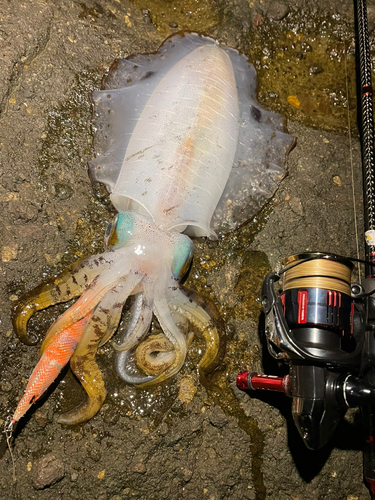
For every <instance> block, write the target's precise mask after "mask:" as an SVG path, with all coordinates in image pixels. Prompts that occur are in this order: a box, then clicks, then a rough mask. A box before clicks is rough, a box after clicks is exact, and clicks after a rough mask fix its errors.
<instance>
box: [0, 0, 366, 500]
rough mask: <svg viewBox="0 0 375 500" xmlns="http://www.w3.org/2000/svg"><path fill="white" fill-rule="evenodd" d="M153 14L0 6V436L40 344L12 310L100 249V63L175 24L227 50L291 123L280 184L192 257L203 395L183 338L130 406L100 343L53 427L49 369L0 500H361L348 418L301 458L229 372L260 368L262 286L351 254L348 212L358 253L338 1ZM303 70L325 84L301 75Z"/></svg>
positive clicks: (286, 418) (56, 398)
mask: <svg viewBox="0 0 375 500" xmlns="http://www.w3.org/2000/svg"><path fill="white" fill-rule="evenodd" d="M371 3H372V2H370V4H371ZM164 4H166V2H164V3H163V2H160V1H152V2H151V1H150V2H148V1H146V2H143V3H142V5H140V3H138V1H135V2H134V3H131V2H125V1H121V2H119V1H118V0H108V1H102V0H96V1H91V0H86V1H83V2H71V1H67V0H62V1H60V0H58V1H57V0H56V1H53V0H33V1H31V0H30V1H21V0H20V1H18V2H7V1H5V0H0V21H1V22H0V44H1V49H2V50H1V51H0V67H1V73H2V78H1V81H0V207H1V211H2V216H1V222H0V230H1V241H0V245H1V248H0V250H1V262H0V268H1V269H0V276H1V278H0V285H1V287H0V299H1V301H0V302H1V315H0V318H1V323H0V330H1V334H0V350H1V360H2V362H1V366H0V376H1V380H2V383H1V384H0V408H1V409H0V425H4V422H5V420H6V418H7V417H9V416H10V415H11V414H12V413H13V411H14V409H15V407H16V405H17V401H18V400H19V398H20V397H21V396H22V394H23V390H24V388H25V385H26V382H27V379H28V377H29V376H30V374H31V372H32V370H33V368H34V366H35V364H36V363H37V360H38V346H35V347H27V346H24V345H23V344H21V343H20V342H19V341H18V339H17V338H16V337H15V335H14V333H13V331H12V327H11V322H10V317H11V310H12V307H13V304H14V303H15V301H16V300H17V298H18V297H19V296H20V295H21V294H22V293H24V292H25V291H27V290H30V289H31V288H32V287H34V286H36V285H37V284H39V283H40V282H41V281H42V280H43V279H45V278H46V277H48V276H50V275H52V274H53V273H56V272H58V271H60V270H62V269H63V268H64V267H66V266H67V265H69V264H71V263H72V262H74V261H75V260H76V259H77V258H79V257H81V256H86V255H90V254H93V253H95V252H99V251H101V250H102V241H103V235H104V231H105V227H106V225H107V223H108V221H109V220H110V219H111V217H112V216H113V210H112V209H111V207H110V205H109V204H108V200H107V199H106V196H105V194H104V196H103V195H101V194H100V193H101V191H100V189H99V190H98V188H97V187H95V186H94V188H93V186H92V185H91V183H90V180H89V178H88V176H87V172H86V162H87V161H88V160H89V159H91V157H92V135H91V130H90V113H91V109H90V102H89V98H88V94H89V92H90V91H91V90H93V89H97V88H99V87H100V80H101V78H102V76H103V75H104V73H105V72H106V71H107V70H108V68H109V66H110V65H111V63H112V62H113V60H114V59H116V58H119V57H126V56H128V55H130V54H133V53H147V52H152V51H155V50H156V49H157V48H158V46H159V45H160V43H161V42H162V41H163V40H164V38H165V37H166V36H167V35H169V34H171V33H172V32H174V31H176V30H177V29H182V28H189V29H191V30H197V29H204V30H205V31H206V34H208V35H211V36H213V37H215V38H217V39H218V40H220V41H222V42H224V43H226V44H228V45H229V46H232V47H234V48H238V49H239V50H241V51H243V52H244V53H245V54H246V55H248V56H249V58H250V60H252V61H253V62H254V64H255V66H256V67H257V70H258V71H259V75H260V77H259V95H260V99H261V101H262V102H263V103H264V105H265V106H267V107H270V108H272V109H273V110H276V111H282V112H283V113H284V114H287V115H288V116H289V117H290V118H292V119H293V121H290V123H289V131H290V133H292V134H293V135H294V136H296V138H297V146H296V148H295V149H294V151H293V152H292V153H291V154H290V157H289V163H288V164H289V176H288V177H287V178H286V179H285V180H284V181H283V183H282V185H281V187H280V189H279V190H278V192H277V194H276V196H275V198H274V200H273V201H272V202H271V204H270V205H269V206H268V207H266V208H265V210H264V211H263V212H262V213H261V214H259V215H258V216H257V218H256V220H255V221H254V222H252V223H250V224H249V225H247V226H245V227H244V228H242V229H241V230H239V231H237V232H236V233H235V234H232V235H228V236H227V237H226V238H225V239H223V240H222V241H220V242H219V244H218V245H216V246H212V245H211V244H210V243H209V242H205V241H196V242H195V258H194V263H193V267H192V269H191V272H190V276H189V279H188V281H187V286H189V287H191V288H195V289H197V290H198V291H201V292H203V293H206V294H207V295H208V296H210V297H211V298H212V299H213V300H214V301H215V302H216V304H217V306H218V307H219V308H220V311H221V313H222V315H223V318H224V320H225V322H226V325H227V334H228V338H229V341H228V349H227V354H226V358H225V365H224V366H223V367H222V368H221V370H219V372H218V373H217V374H216V375H215V377H214V378H213V380H212V381H211V383H210V385H209V386H208V387H207V388H204V387H203V386H202V385H200V384H199V382H198V380H197V378H196V373H195V366H196V363H197V360H198V359H199V348H198V347H194V346H195V344H194V343H193V346H192V352H191V354H190V356H189V358H188V360H187V363H186V366H185V367H184V368H183V370H182V371H181V373H180V374H179V375H178V376H177V377H176V378H175V379H174V380H172V381H170V382H168V383H166V384H164V385H163V386H161V387H157V388H154V389H152V390H151V389H150V390H143V391H139V390H138V391H137V390H136V389H134V388H132V387H128V386H125V385H124V384H123V383H122V382H121V381H120V380H119V379H118V378H117V376H116V374H115V372H114V368H113V352H112V350H111V348H110V347H104V348H103V349H102V350H101V354H100V355H98V363H99V365H100V367H101V369H102V371H103V373H104V377H105V382H106V385H107V389H108V396H107V400H106V402H105V405H104V406H103V408H102V410H101V411H100V413H99V414H98V415H97V416H96V417H94V418H93V419H92V420H90V421H89V422H87V423H86V424H84V425H81V426H76V427H74V428H67V427H63V426H61V425H59V424H57V423H56V418H57V415H58V414H60V413H62V412H64V411H67V410H69V409H70V408H72V407H74V406H75V405H77V404H79V403H80V402H81V401H82V398H83V394H82V391H81V389H80V387H79V385H78V383H77V382H76V381H75V380H74V377H73V376H72V375H71V373H70V372H69V371H68V372H67V373H64V376H63V377H62V379H60V380H59V381H58V382H56V384H55V385H54V387H53V388H52V389H51V390H50V391H49V392H48V395H47V396H48V397H45V398H43V400H42V401H41V402H40V403H38V404H37V405H36V408H35V409H34V410H33V411H31V412H30V413H29V414H28V416H27V418H25V419H24V420H23V421H21V422H20V425H19V427H18V429H17V432H16V438H15V443H14V456H15V464H16V477H17V481H16V483H15V485H13V479H12V462H11V459H10V455H9V453H8V452H7V451H5V447H4V446H3V443H2V445H1V446H2V448H1V450H2V455H1V458H0V463H1V470H2V473H1V475H0V498H7V499H21V498H22V500H24V499H26V500H28V499H30V500H31V499H33V498H38V499H41V500H49V499H51V500H52V499H56V498H58V499H61V500H68V499H69V500H74V499H80V500H81V499H83V500H91V499H92V498H97V499H100V500H110V499H112V500H125V499H129V498H135V499H147V500H153V499H155V500H160V499H164V498H168V499H171V500H173V499H181V498H185V499H189V500H193V499H194V500H195V499H209V500H218V499H232V500H240V499H255V500H265V499H267V498H270V499H275V500H290V499H294V500H297V499H299V500H302V499H303V500H316V499H323V498H324V499H328V500H342V499H349V498H350V499H358V500H365V499H367V498H369V496H368V492H367V490H366V488H365V487H364V485H363V483H362V466H361V463H362V457H361V451H360V450H361V447H362V441H361V436H360V434H361V432H360V427H359V424H358V420H359V419H358V417H356V416H355V415H356V414H355V413H354V416H353V415H352V416H351V418H350V420H349V419H348V421H346V420H344V421H343V422H342V424H341V425H340V426H339V428H338V430H337V432H336V434H335V436H334V439H333V440H332V442H331V443H330V444H329V445H328V446H327V447H326V448H324V449H323V450H321V451H319V452H311V451H308V450H307V449H306V448H305V447H304V445H303V444H302V442H301V439H300V437H299V436H298V434H297V431H296V430H295V427H294V424H293V422H292V419H291V416H290V402H289V401H288V400H287V399H283V398H282V397H271V396H270V395H267V397H262V398H260V399H255V398H250V397H249V396H248V395H247V394H244V393H241V392H239V391H238V390H237V389H236V388H235V382H234V381H235V376H236V374H237V373H238V371H240V370H243V369H252V370H254V371H259V372H261V371H263V370H266V371H268V373H271V372H272V370H275V366H274V365H272V363H271V364H270V361H269V359H268V358H267V355H266V354H265V353H262V346H261V344H260V341H259V336H258V322H259V314H260V305H259V299H258V298H259V294H260V288H261V284H262V279H263V277H264V275H265V274H266V272H268V271H269V270H270V269H275V268H276V267H277V266H279V265H280V262H281V260H282V259H283V258H284V257H287V256H289V255H293V254H295V253H298V252H302V251H306V250H321V251H328V252H334V253H339V254H343V255H347V256H356V252H357V249H356V231H355V224H354V222H355V216H354V207H356V210H357V211H356V218H357V225H358V228H359V229H358V231H359V242H360V243H359V244H360V248H361V249H362V244H361V242H362V241H363V238H362V236H363V235H362V234H361V228H362V217H361V214H362V200H361V191H362V187H361V167H360V148H359V143H358V139H357V132H356V128H355V125H354V121H352V123H351V129H352V136H353V137H352V141H351V142H350V141H349V137H348V123H347V117H348V113H347V103H348V102H349V104H350V110H351V113H352V114H351V115H350V116H351V117H352V119H353V116H354V119H355V100H354V101H353V97H350V96H352V94H350V96H349V97H348V95H347V94H346V88H345V78H344V77H343V76H345V71H346V70H345V67H346V68H348V72H349V80H350V81H351V82H352V83H353V82H354V81H355V76H354V74H353V73H352V71H353V68H354V63H353V59H351V58H352V57H353V17H352V5H351V2H346V1H335V2H329V3H328V2H325V1H314V2H312V1H311V2H309V1H306V2H299V1H297V0H293V1H288V2H283V1H281V2H279V1H277V2H275V1H274V2H268V1H264V0H263V1H262V2H260V1H254V2H248V1H246V0H232V1H230V2H216V3H211V2H201V3H200V4H199V5H198V3H195V2H194V1H190V2H185V3H184V4H183V3H182V2H179V1H177V2H174V3H173V5H169V4H168V8H167V7H165V5H164ZM370 6H371V7H372V11H371V12H373V8H374V7H373V6H372V5H370ZM174 7H176V8H175V9H174ZM276 7H277V8H276ZM173 9H174V10H173ZM283 9H284V10H283ZM286 9H287V12H286ZM272 12H274V13H273V17H272V16H271V14H270V13H272ZM283 12H284V14H285V12H286V14H285V15H284V14H283ZM255 21H256V22H255ZM322 26H323V27H324V30H323V28H322ZM372 36H373V35H372ZM317 40H318V42H319V43H317ZM371 41H373V40H372V39H371ZM348 47H349V48H350V50H349V49H348ZM344 56H345V57H346V58H347V61H346V62H347V65H346V66H345V57H344ZM312 64H314V65H316V66H319V67H321V68H322V69H323V71H322V72H317V71H315V73H313V74H311V75H310V74H309V68H310V67H311V65H312ZM296 68H297V69H298V71H297V70H296ZM337 68H339V69H340V71H339V75H338V73H337V71H336V70H337ZM333 72H335V73H334V75H333ZM330 75H332V78H331V79H330V78H329V76H330ZM337 75H338V76H340V78H341V79H337ZM301 78H302V83H301V86H300V87H301V88H303V89H304V90H303V91H302V90H301V88H299V87H298V85H297V84H298V82H301V80H300V79H301ZM303 78H305V80H304V79H303ZM328 80H329V82H328ZM350 81H349V84H350ZM331 82H333V83H331ZM326 84H327V85H326ZM329 85H331V86H329ZM350 88H351V87H350ZM306 89H308V91H306ZM327 89H328V90H327ZM293 96H294V97H295V99H289V100H288V97H293ZM291 103H292V104H291ZM298 103H299V104H298ZM313 127H315V128H313ZM352 168H353V170H352ZM352 177H353V178H354V195H355V197H354V200H353V187H352ZM353 201H354V202H353ZM64 308H65V306H64V305H63V306H59V307H54V308H50V309H49V310H47V311H45V312H43V313H37V314H36V315H35V318H33V319H32V320H31V321H30V325H29V331H30V333H31V335H33V336H36V337H38V338H39V339H41V338H42V337H43V335H44V334H45V332H46V330H47V328H48V326H49V324H50V323H51V322H52V321H53V320H54V319H55V318H56V317H57V316H58V314H60V313H61V312H62V311H63V310H64ZM187 381H189V383H187ZM179 395H180V397H179ZM35 488H38V490H37V491H36V489H35Z"/></svg>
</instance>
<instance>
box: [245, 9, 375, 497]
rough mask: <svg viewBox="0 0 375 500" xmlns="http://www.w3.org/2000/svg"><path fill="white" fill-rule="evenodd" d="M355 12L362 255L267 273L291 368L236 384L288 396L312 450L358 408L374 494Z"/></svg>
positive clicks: (364, 60)
mask: <svg viewBox="0 0 375 500" xmlns="http://www.w3.org/2000/svg"><path fill="white" fill-rule="evenodd" d="M354 11H355V21H356V22H355V25H356V48H357V58H358V60H359V75H360V84H359V88H357V94H358V100H360V101H361V114H360V121H359V124H358V125H359V129H360V136H361V147H362V169H363V190H364V219H365V240H366V243H365V260H364V261H361V260H360V259H348V258H344V257H341V256H338V255H334V254H330V253H323V252H310V253H302V254H299V255H294V256H292V257H289V258H287V259H285V260H284V262H283V265H284V267H283V268H282V269H281V271H279V272H271V273H268V274H267V276H266V277H265V279H264V282H263V286H262V296H261V302H262V309H263V312H264V315H265V336H266V341H267V348H268V351H269V353H270V354H271V356H272V357H274V358H275V359H277V360H280V361H283V362H285V363H286V364H287V365H288V366H289V374H288V375H285V376H283V377H276V376H272V375H258V374H257V373H254V372H241V373H239V374H238V376H237V386H238V387H239V388H240V389H242V390H247V391H257V390H263V391H264V390H267V391H276V392H282V393H284V394H285V395H287V396H289V397H291V398H292V416H293V420H294V423H295V425H296V427H297V429H298V431H299V433H300V435H301V437H302V440H303V441H304V443H305V445H306V446H307V448H309V449H311V450H318V449H319V448H321V447H322V446H324V445H325V444H326V443H327V442H328V441H329V440H330V438H331V437H332V435H333V433H334V431H335V429H336V427H337V424H338V423H339V422H340V420H341V419H342V418H343V417H344V415H345V413H346V411H347V409H348V408H349V407H359V408H360V412H361V418H362V428H363V432H364V435H365V440H364V445H363V475H364V479H365V482H366V485H367V487H368V488H369V490H370V493H371V496H372V498H375V152H374V121H373V101H372V82H371V59H370V47H369V38H368V26H367V8H366V2H365V0H357V1H356V0H355V1H354ZM353 261H357V262H363V263H364V264H365V278H364V279H363V280H362V281H361V282H360V283H353V282H352V271H353V268H354V265H353ZM277 287H278V289H277V290H276V288H277Z"/></svg>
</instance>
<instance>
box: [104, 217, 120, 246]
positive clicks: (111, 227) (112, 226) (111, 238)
mask: <svg viewBox="0 0 375 500" xmlns="http://www.w3.org/2000/svg"><path fill="white" fill-rule="evenodd" d="M118 216H119V214H117V215H116V216H115V217H113V219H112V220H111V222H110V223H109V224H108V226H107V229H106V230H105V235H104V246H105V248H109V247H111V246H112V245H114V244H115V243H116V241H115V240H116V237H115V235H114V234H113V233H115V232H116V225H117V221H118Z"/></svg>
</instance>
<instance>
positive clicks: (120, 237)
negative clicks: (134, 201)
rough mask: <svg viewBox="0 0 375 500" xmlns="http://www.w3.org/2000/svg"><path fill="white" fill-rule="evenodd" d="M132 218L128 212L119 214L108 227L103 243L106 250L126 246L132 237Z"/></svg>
mask: <svg viewBox="0 0 375 500" xmlns="http://www.w3.org/2000/svg"><path fill="white" fill-rule="evenodd" d="M133 225H134V218H133V216H132V214H130V213H129V212H119V213H118V214H117V215H116V217H114V219H113V220H112V222H111V223H110V224H109V225H108V227H107V231H106V234H105V238H104V241H105V243H106V246H107V248H110V247H113V246H115V245H116V246H118V245H124V244H125V245H126V244H127V243H128V242H129V240H130V238H131V236H132V235H133Z"/></svg>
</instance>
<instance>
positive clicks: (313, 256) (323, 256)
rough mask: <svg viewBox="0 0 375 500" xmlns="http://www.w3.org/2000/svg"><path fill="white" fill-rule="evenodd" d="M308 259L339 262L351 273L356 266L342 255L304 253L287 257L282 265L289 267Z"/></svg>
mask: <svg viewBox="0 0 375 500" xmlns="http://www.w3.org/2000/svg"><path fill="white" fill-rule="evenodd" d="M306 259H311V260H313V259H314V260H320V259H323V260H331V261H334V262H339V263H340V264H343V265H344V266H346V267H348V268H349V269H350V270H351V271H352V270H353V269H354V264H353V262H352V261H351V260H349V259H347V258H346V257H342V256H341V255H337V254H334V253H328V252H303V253H300V254H295V255H291V256H290V257H287V258H285V259H284V260H283V261H282V265H283V266H284V267H288V266H290V265H291V264H294V263H296V262H297V261H299V260H301V261H303V260H306ZM301 264H302V262H301Z"/></svg>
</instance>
